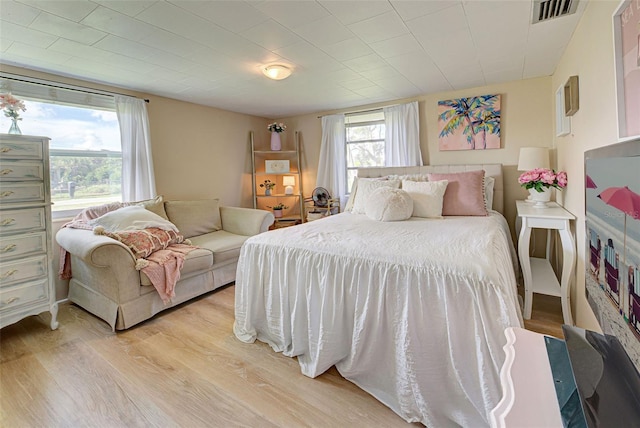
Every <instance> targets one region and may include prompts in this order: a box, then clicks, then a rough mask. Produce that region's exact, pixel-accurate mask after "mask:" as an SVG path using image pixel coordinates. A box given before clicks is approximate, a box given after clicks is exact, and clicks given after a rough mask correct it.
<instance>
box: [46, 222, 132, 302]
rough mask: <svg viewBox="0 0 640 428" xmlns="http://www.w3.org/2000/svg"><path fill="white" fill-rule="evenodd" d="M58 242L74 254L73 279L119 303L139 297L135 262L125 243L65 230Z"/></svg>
mask: <svg viewBox="0 0 640 428" xmlns="http://www.w3.org/2000/svg"><path fill="white" fill-rule="evenodd" d="M56 241H57V242H58V244H60V246H61V247H62V248H64V249H65V250H66V251H67V252H68V253H69V254H70V255H71V269H72V272H71V274H72V276H73V279H74V280H76V281H79V282H80V283H82V284H84V285H85V286H87V287H90V288H91V289H92V290H93V291H95V292H97V293H99V294H101V295H102V296H105V297H107V298H108V299H110V300H111V301H113V302H115V303H116V304H121V303H123V302H127V301H130V300H133V299H135V298H137V297H139V296H140V273H139V272H138V271H137V270H136V259H135V257H134V255H133V253H132V252H131V250H130V249H129V248H128V247H127V246H126V245H124V244H123V243H121V242H119V241H117V240H115V239H112V238H109V237H107V236H102V235H94V234H93V232H92V231H90V230H82V229H73V228H62V229H60V230H59V231H58V233H57V234H56Z"/></svg>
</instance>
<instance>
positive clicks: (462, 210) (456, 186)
mask: <svg viewBox="0 0 640 428" xmlns="http://www.w3.org/2000/svg"><path fill="white" fill-rule="evenodd" d="M440 180H447V181H448V182H449V184H447V190H446V192H445V193H444V202H443V204H442V215H445V216H446V215H468V216H486V215H488V212H487V207H486V206H485V202H484V170H479V171H468V172H456V173H450V174H435V173H431V174H429V181H440Z"/></svg>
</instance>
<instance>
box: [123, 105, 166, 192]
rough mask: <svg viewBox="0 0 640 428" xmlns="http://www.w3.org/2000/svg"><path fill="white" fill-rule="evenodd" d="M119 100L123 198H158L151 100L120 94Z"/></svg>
mask: <svg viewBox="0 0 640 428" xmlns="http://www.w3.org/2000/svg"><path fill="white" fill-rule="evenodd" d="M115 102H116V113H117V114H118V122H119V123H120V139H121V141H122V198H123V201H124V202H131V201H140V200H143V199H151V198H154V197H155V196H156V184H155V177H154V174H153V158H152V157H151V138H150V136H149V119H148V117H147V104H146V102H145V101H144V100H141V99H138V98H133V97H125V96H120V95H117V96H116V97H115Z"/></svg>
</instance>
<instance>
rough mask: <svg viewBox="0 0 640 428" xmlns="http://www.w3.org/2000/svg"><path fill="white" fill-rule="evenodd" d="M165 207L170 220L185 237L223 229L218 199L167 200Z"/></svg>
mask: <svg viewBox="0 0 640 428" xmlns="http://www.w3.org/2000/svg"><path fill="white" fill-rule="evenodd" d="M164 209H165V211H166V212H167V216H168V217H169V220H170V221H171V222H172V223H173V224H175V225H176V227H177V228H178V230H179V231H180V233H182V235H183V236H184V237H185V238H192V237H194V236H199V235H204V234H205V233H211V232H215V231H217V230H220V229H222V221H221V220H220V208H219V206H218V199H204V200H199V201H166V202H165V203H164ZM194 245H197V244H194Z"/></svg>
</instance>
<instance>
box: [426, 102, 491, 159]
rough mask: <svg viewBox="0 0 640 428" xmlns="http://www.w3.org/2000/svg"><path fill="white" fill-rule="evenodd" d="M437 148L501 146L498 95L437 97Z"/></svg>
mask: <svg viewBox="0 0 640 428" xmlns="http://www.w3.org/2000/svg"><path fill="white" fill-rule="evenodd" d="M438 131H439V137H440V150H485V149H499V148H500V95H481V96H478V97H468V98H458V99H453V100H445V101H438Z"/></svg>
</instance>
